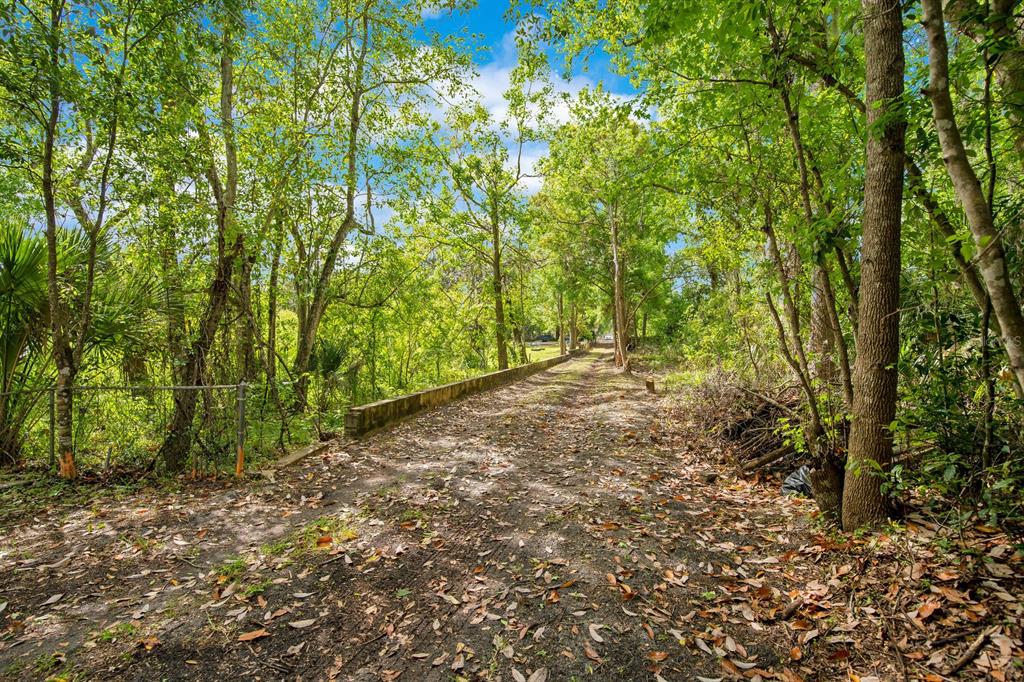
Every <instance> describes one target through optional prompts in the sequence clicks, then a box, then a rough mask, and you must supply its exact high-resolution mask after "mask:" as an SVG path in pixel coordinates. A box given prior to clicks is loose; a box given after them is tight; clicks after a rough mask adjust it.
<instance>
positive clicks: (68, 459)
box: [42, 0, 78, 479]
mask: <svg viewBox="0 0 1024 682" xmlns="http://www.w3.org/2000/svg"><path fill="white" fill-rule="evenodd" d="M63 8H64V3H63V2H60V1H59V0H53V1H52V2H51V3H50V26H49V31H48V33H47V41H48V43H49V46H48V48H49V64H48V67H49V74H48V81H49V83H48V84H49V96H50V97H49V100H50V101H49V110H48V112H47V120H46V126H45V129H44V131H43V158H42V191H43V208H44V210H45V212H46V255H47V258H46V282H47V290H46V292H47V303H48V305H49V313H50V315H49V316H50V332H51V335H52V339H51V343H52V351H53V362H54V366H55V367H56V368H57V382H56V389H55V390H56V394H55V411H56V418H57V452H58V455H59V457H60V475H61V477H62V478H67V479H73V478H75V477H76V476H77V475H78V471H77V469H76V467H75V455H74V440H73V436H72V386H73V385H74V380H75V374H76V373H77V368H76V367H75V362H74V351H73V348H72V345H71V339H70V338H69V333H68V328H67V320H66V311H65V309H64V304H63V301H61V296H60V282H59V281H58V275H57V267H58V261H57V257H58V248H59V247H58V244H57V199H56V178H55V176H54V169H53V162H54V158H53V156H54V147H55V145H56V141H57V130H58V125H59V122H60V110H61V99H62V95H61V88H60V50H61V47H60V31H61V24H62V22H63V18H64V14H63V12H64V10H63Z"/></svg>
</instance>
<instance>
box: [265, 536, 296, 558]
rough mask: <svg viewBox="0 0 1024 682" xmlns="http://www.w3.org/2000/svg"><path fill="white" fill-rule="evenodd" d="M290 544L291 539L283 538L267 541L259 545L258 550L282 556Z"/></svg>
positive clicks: (269, 554)
mask: <svg viewBox="0 0 1024 682" xmlns="http://www.w3.org/2000/svg"><path fill="white" fill-rule="evenodd" d="M291 546H292V541H291V540H289V539H288V538H283V539H281V540H275V541H274V542H268V543H267V544H265V545H263V546H262V547H260V551H261V552H263V554H265V555H267V556H282V555H283V554H284V553H285V552H287V551H288V549H289V548H290V547H291Z"/></svg>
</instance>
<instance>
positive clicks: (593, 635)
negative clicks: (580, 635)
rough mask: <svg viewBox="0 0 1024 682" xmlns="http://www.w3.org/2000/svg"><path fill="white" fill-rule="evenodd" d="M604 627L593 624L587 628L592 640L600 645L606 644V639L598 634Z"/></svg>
mask: <svg viewBox="0 0 1024 682" xmlns="http://www.w3.org/2000/svg"><path fill="white" fill-rule="evenodd" d="M603 627H604V626H603V625H601V624H600V623H591V624H590V625H589V626H587V631H589V632H590V637H591V639H593V640H594V641H595V642H597V643H598V644H603V643H604V638H603V637H601V635H599V634H598V630H600V629H601V628H603Z"/></svg>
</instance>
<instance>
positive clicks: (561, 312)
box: [558, 289, 565, 355]
mask: <svg viewBox="0 0 1024 682" xmlns="http://www.w3.org/2000/svg"><path fill="white" fill-rule="evenodd" d="M558 354H559V355H565V309H564V306H563V301H562V290H561V289H559V290H558Z"/></svg>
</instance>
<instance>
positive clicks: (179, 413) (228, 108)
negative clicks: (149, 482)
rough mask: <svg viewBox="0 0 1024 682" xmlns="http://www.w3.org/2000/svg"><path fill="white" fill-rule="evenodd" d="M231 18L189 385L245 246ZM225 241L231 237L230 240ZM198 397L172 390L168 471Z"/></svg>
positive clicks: (196, 377)
mask: <svg viewBox="0 0 1024 682" xmlns="http://www.w3.org/2000/svg"><path fill="white" fill-rule="evenodd" d="M233 21H234V19H232V18H229V19H227V20H226V21H225V25H224V27H223V29H222V30H223V36H222V39H221V58H220V76H221V83H220V119H221V120H220V125H221V134H222V136H223V139H224V158H225V168H226V179H225V182H224V183H223V184H221V181H220V176H219V174H218V172H217V166H216V163H215V161H213V160H212V159H211V162H210V166H209V168H207V171H206V174H207V180H208V181H209V183H210V188H211V190H212V191H213V194H214V198H215V200H216V204H217V264H216V269H215V271H214V276H213V280H212V281H211V282H210V288H209V293H208V295H207V302H206V308H205V310H204V311H203V315H202V317H201V319H200V323H199V330H198V333H197V335H196V338H195V339H194V340H193V342H192V346H191V347H190V348H189V350H188V353H187V354H186V357H185V364H184V367H183V368H182V380H183V381H185V382H186V383H188V384H190V385H192V386H199V385H202V384H203V383H204V382H205V380H206V368H207V360H208V355H209V353H210V350H211V349H212V347H213V342H214V339H215V338H216V336H217V328H218V326H219V325H220V321H221V318H222V317H223V314H224V309H225V307H226V306H227V302H228V294H229V292H230V288H231V274H232V271H233V270H234V265H235V260H237V258H238V256H239V254H240V252H241V250H242V248H243V240H242V234H241V233H240V232H238V233H236V227H235V199H236V197H237V195H238V152H237V147H236V144H235V121H234V61H233V60H234V40H233V31H234V27H233V25H232V24H233ZM211 153H212V150H211ZM228 240H232V243H231V244H230V245H229V244H228ZM198 397H199V392H198V391H196V390H189V391H175V394H174V415H173V417H172V418H171V425H170V432H169V433H168V434H167V438H166V439H164V442H163V444H162V445H161V446H160V452H159V456H160V457H161V458H162V459H163V461H164V465H165V467H166V468H167V470H168V471H181V470H182V469H184V468H185V465H186V463H187V459H188V453H189V450H190V449H191V448H192V422H193V421H194V419H195V413H196V401H197V399H198Z"/></svg>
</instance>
